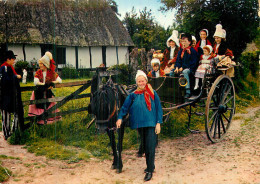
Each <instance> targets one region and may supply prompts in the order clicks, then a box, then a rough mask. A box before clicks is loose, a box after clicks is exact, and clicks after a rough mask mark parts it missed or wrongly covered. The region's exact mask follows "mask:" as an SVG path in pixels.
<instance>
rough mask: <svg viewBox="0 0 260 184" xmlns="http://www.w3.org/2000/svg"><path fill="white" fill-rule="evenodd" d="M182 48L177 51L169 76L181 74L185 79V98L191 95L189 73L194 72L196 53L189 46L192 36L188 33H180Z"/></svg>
mask: <svg viewBox="0 0 260 184" xmlns="http://www.w3.org/2000/svg"><path fill="white" fill-rule="evenodd" d="M181 43H182V48H181V49H180V51H179V52H178V56H177V60H176V64H175V68H174V69H173V70H172V71H171V73H170V76H174V75H175V74H183V75H184V77H185V78H186V80H187V85H186V86H185V88H186V94H185V98H189V97H190V96H191V90H190V74H193V75H194V73H195V71H196V67H197V62H198V55H197V52H196V50H195V49H194V48H193V47H191V44H192V38H191V35H190V34H188V33H185V34H182V36H181Z"/></svg>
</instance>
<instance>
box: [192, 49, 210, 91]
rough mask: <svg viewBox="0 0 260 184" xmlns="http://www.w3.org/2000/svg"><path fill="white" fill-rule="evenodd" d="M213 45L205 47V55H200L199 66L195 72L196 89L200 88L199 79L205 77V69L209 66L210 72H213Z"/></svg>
mask: <svg viewBox="0 0 260 184" xmlns="http://www.w3.org/2000/svg"><path fill="white" fill-rule="evenodd" d="M212 50H213V49H212V47H211V45H206V46H204V47H203V53H204V54H203V55H201V57H200V62H199V67H198V69H197V70H196V73H195V77H196V80H195V87H194V90H197V89H198V88H199V79H200V78H201V79H203V78H204V75H205V70H206V68H208V69H209V70H208V72H209V73H210V72H211V68H212V60H213V53H212Z"/></svg>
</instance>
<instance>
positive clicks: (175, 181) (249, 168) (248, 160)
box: [0, 106, 260, 184]
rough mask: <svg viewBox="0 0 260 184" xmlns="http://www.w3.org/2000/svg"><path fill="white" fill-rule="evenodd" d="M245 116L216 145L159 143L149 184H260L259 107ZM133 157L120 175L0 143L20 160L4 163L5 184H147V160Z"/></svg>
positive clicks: (126, 155) (201, 137)
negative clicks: (52, 158) (145, 183)
mask: <svg viewBox="0 0 260 184" xmlns="http://www.w3.org/2000/svg"><path fill="white" fill-rule="evenodd" d="M247 111H248V113H246V114H237V115H236V116H235V117H236V118H235V119H236V120H233V122H232V125H231V127H230V130H229V133H228V136H227V137H226V138H225V139H224V140H223V141H222V142H220V143H218V144H211V143H210V142H209V141H208V139H207V137H206V134H204V133H201V134H193V135H189V136H188V137H184V138H179V139H175V140H171V141H161V142H160V144H159V148H158V149H157V152H156V162H155V165H156V170H155V173H154V176H153V178H152V180H151V181H150V182H147V183H160V184H168V183H169V184H185V183H187V184H220V183H221V184H260V117H259V114H260V106H258V107H254V108H248V109H247ZM256 114H258V116H256ZM135 152H136V151H124V152H123V162H124V168H123V172H122V173H121V174H116V173H115V171H113V170H110V165H111V161H103V162H98V161H96V160H92V161H90V162H87V163H86V162H80V163H76V164H67V163H65V162H62V161H56V160H49V159H46V158H45V157H42V156H35V155H34V154H31V153H28V152H27V150H26V149H23V148H22V146H12V145H8V144H7V143H6V142H5V141H4V140H3V138H2V135H1V139H0V154H3V155H7V156H14V157H19V158H20V160H15V159H6V160H3V166H5V167H7V168H9V169H10V170H11V171H12V172H13V174H14V176H13V177H11V178H10V179H9V181H7V182H5V183H6V184H13V183H15V184H25V183H35V184H86V183H95V184H96V183H100V184H101V183H102V184H103V183H134V184H135V183H143V177H144V173H143V170H144V169H145V158H144V157H143V158H137V157H136V156H135Z"/></svg>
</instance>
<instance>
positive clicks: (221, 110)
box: [218, 105, 227, 114]
mask: <svg viewBox="0 0 260 184" xmlns="http://www.w3.org/2000/svg"><path fill="white" fill-rule="evenodd" d="M218 112H219V113H221V114H223V113H225V112H227V106H224V105H220V106H218Z"/></svg>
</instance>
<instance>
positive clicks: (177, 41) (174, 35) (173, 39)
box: [166, 30, 180, 47]
mask: <svg viewBox="0 0 260 184" xmlns="http://www.w3.org/2000/svg"><path fill="white" fill-rule="evenodd" d="M170 40H172V41H174V42H175V44H176V45H177V46H178V47H179V46H180V43H179V39H178V31H177V30H173V31H172V35H171V36H170V37H169V38H168V40H167V42H166V45H167V47H170V44H169V42H170Z"/></svg>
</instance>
